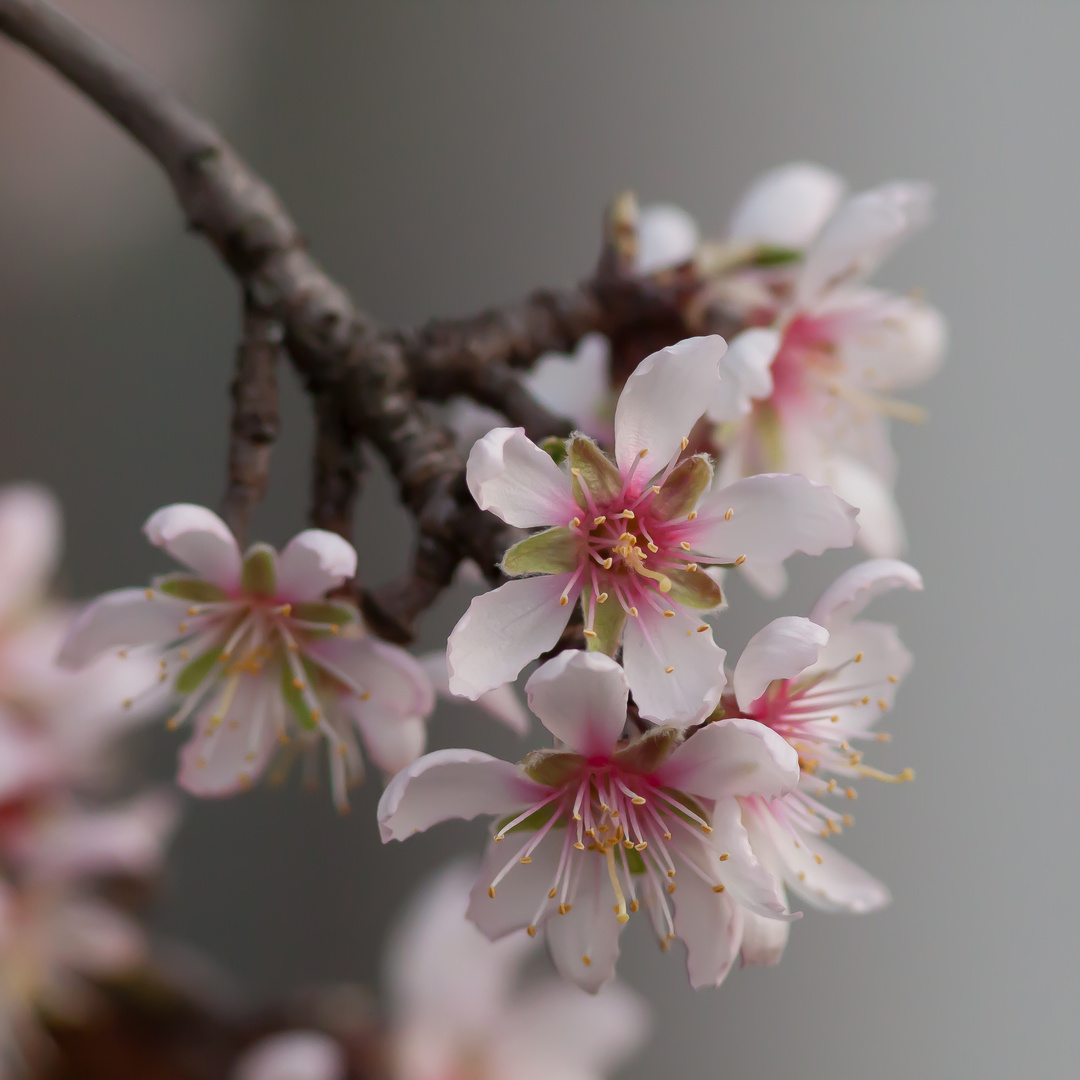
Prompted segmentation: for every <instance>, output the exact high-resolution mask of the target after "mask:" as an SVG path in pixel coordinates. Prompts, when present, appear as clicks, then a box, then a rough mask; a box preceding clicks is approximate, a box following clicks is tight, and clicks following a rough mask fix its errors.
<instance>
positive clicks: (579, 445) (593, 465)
mask: <svg viewBox="0 0 1080 1080" xmlns="http://www.w3.org/2000/svg"><path fill="white" fill-rule="evenodd" d="M567 456H568V458H569V461H570V475H571V476H572V477H573V488H574V499H575V501H576V502H577V504H578V506H580V507H581V508H582V509H583V510H588V509H589V500H588V499H586V498H585V492H584V490H583V488H584V489H588V492H589V494H590V495H591V496H592V498H593V502H594V503H596V504H606V503H609V502H611V500H613V499H617V498H618V497H619V494H620V493H621V492H622V488H623V482H622V476H621V474H620V473H619V470H618V469H617V468H615V466H614V465H613V464H612V463H611V462H610V461H609V460H608V458H607V455H605V453H604V451H603V450H601V449H600V447H599V446H597V445H596V443H594V442H593V441H592V439H590V438H588V437H587V436H585V435H575V436H574V437H573V438H572V439H571V440H570V445H569V447H568V455H567Z"/></svg>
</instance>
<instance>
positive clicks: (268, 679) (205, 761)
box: [177, 669, 284, 799]
mask: <svg viewBox="0 0 1080 1080" xmlns="http://www.w3.org/2000/svg"><path fill="white" fill-rule="evenodd" d="M279 685H280V676H279V674H278V671H277V669H273V671H272V672H269V673H267V674H264V675H244V676H241V679H240V683H239V685H238V686H237V688H236V692H235V694H234V695H233V698H232V701H231V702H229V706H228V710H227V711H226V712H225V713H224V716H222V719H221V722H220V723H214V720H213V718H214V717H215V716H221V715H222V708H221V705H220V704H219V703H222V704H223V694H224V693H225V681H224V680H222V685H221V688H220V689H218V690H215V691H213V696H212V697H211V698H210V699H209V704H205V705H201V706H200V708H199V713H198V718H197V719H196V722H195V734H194V735H193V736H192V738H191V739H190V741H189V742H187V743H186V744H185V745H184V747H183V749H182V750H181V751H180V771H179V773H178V775H177V783H178V784H179V785H180V786H181V787H182V788H183V789H184V790H185V791H187V792H189V793H190V794H192V795H198V796H200V797H202V798H211V799H213V798H221V797H223V796H226V795H235V794H236V793H237V792H239V791H244V790H245V789H246V788H247V787H248V786H249V785H250V784H252V783H254V782H255V781H256V780H257V779H258V778H259V777H260V776H261V775H262V774H263V772H264V771H265V770H266V767H267V765H269V763H270V758H271V757H272V756H273V753H274V751H275V749H276V748H277V741H278V732H279V731H280V730H281V724H280V720H279V716H280V710H282V709H283V708H284V704H283V702H282V700H281V693H280V690H279Z"/></svg>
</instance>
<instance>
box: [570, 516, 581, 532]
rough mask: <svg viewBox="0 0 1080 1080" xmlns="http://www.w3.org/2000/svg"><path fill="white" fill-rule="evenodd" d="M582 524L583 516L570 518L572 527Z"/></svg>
mask: <svg viewBox="0 0 1080 1080" xmlns="http://www.w3.org/2000/svg"><path fill="white" fill-rule="evenodd" d="M580 524H581V518H579V517H577V516H576V515H575V516H574V517H572V518H571V519H570V528H571V529H576V528H577V527H578V526H579V525H580Z"/></svg>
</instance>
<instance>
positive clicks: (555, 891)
mask: <svg viewBox="0 0 1080 1080" xmlns="http://www.w3.org/2000/svg"><path fill="white" fill-rule="evenodd" d="M557 892H558V889H551V890H550V891H549V892H548V899H549V900H554V899H555V894H556V893H557Z"/></svg>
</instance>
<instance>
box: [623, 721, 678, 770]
mask: <svg viewBox="0 0 1080 1080" xmlns="http://www.w3.org/2000/svg"><path fill="white" fill-rule="evenodd" d="M682 741H683V733H682V732H681V731H680V730H679V729H678V728H677V727H672V726H671V725H670V724H663V725H660V726H658V727H653V728H649V730H648V731H646V732H645V734H644V735H642V736H641V737H640V738H637V739H635V740H634V741H633V742H632V743H630V744H629V745H628V746H625V747H623V749H622V750H619V751H617V752H616V753H615V760H616V761H617V762H618V763H619V765H620V767H622V768H624V769H628V770H629V771H631V772H636V773H642V774H643V775H648V774H649V773H651V772H655V771H656V769H657V768H659V766H660V764H661V763H662V762H664V761H665V760H667V757H668V755H669V754H670V753H671V752H672V750H674V749H675V747H676V746H678V745H679V743H681V742H682Z"/></svg>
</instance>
